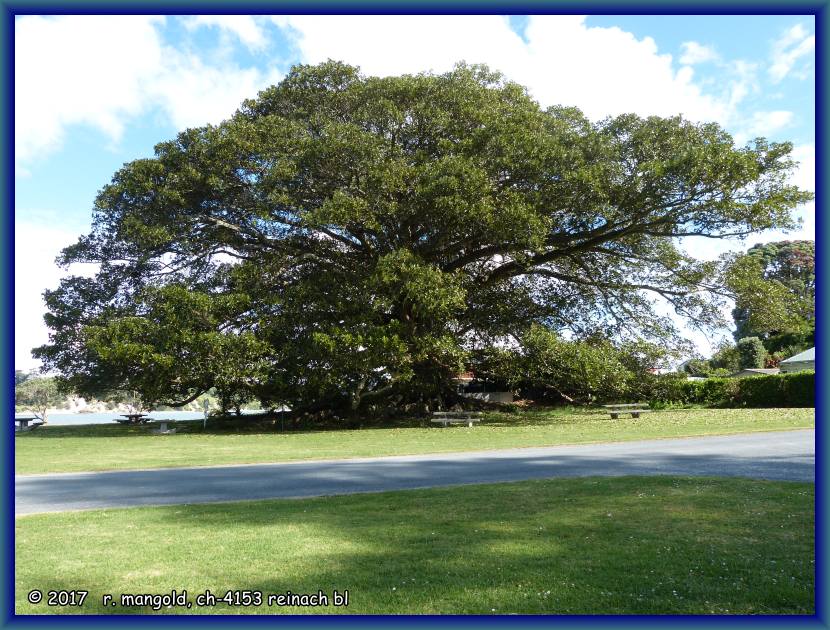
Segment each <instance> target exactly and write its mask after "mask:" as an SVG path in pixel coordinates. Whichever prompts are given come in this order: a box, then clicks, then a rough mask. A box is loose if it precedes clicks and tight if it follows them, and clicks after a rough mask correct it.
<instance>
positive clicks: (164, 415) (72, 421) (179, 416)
mask: <svg viewBox="0 0 830 630" xmlns="http://www.w3.org/2000/svg"><path fill="white" fill-rule="evenodd" d="M242 413H243V414H244V415H247V414H257V413H262V412H261V411H259V410H253V409H251V410H243V411H242ZM147 416H148V417H149V418H150V419H151V420H163V419H167V420H201V419H202V418H204V417H205V414H203V413H202V412H201V411H151V412H149V413H148V414H147ZM123 419H124V416H122V415H121V414H120V413H118V412H117V411H104V412H101V413H50V414H49V415H48V416H47V417H46V420H47V426H54V427H61V426H67V425H76V424H112V423H114V422H115V421H116V420H123Z"/></svg>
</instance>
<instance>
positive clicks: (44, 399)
mask: <svg viewBox="0 0 830 630" xmlns="http://www.w3.org/2000/svg"><path fill="white" fill-rule="evenodd" d="M64 400H65V396H64V395H63V394H62V393H61V392H60V391H59V390H58V385H57V381H56V379H55V378H53V377H48V378H29V379H26V380H25V381H23V382H22V383H20V384H19V385H17V386H15V388H14V408H15V411H32V412H34V413H36V414H38V415H39V416H40V418H41V420H43V421H44V422H46V421H47V417H46V415H47V412H48V410H49V408H51V407H58V406H60V405H61V404H62V403H63V402H64Z"/></svg>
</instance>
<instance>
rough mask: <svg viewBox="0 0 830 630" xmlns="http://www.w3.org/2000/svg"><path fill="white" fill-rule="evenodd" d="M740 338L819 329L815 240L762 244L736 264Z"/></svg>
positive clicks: (733, 279) (733, 278) (731, 277)
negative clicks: (816, 305)
mask: <svg viewBox="0 0 830 630" xmlns="http://www.w3.org/2000/svg"><path fill="white" fill-rule="evenodd" d="M727 279H728V282H727V283H728V285H729V286H730V287H731V288H732V290H733V291H734V293H735V309H734V310H733V311H732V317H733V318H734V320H735V339H736V340H738V339H741V338H743V337H750V336H758V337H761V338H768V337H770V336H771V335H777V334H781V333H793V332H801V333H804V332H807V331H808V330H810V329H813V330H814V329H815V302H816V244H815V241H779V242H773V243H759V244H758V245H754V246H753V247H750V248H749V250H747V252H746V253H745V254H742V255H740V256H738V257H736V258H735V260H734V261H733V262H731V265H730V268H729V272H728V275H727Z"/></svg>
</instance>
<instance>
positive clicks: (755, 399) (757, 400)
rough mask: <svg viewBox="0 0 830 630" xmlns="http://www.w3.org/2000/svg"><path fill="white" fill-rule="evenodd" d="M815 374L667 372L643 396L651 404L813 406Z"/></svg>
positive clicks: (810, 372)
mask: <svg viewBox="0 0 830 630" xmlns="http://www.w3.org/2000/svg"><path fill="white" fill-rule="evenodd" d="M815 377H816V373H815V372H814V371H812V370H810V371H805V372H794V373H792V374H774V375H770V376H749V377H744V378H707V379H706V380H705V381H689V380H686V378H685V377H680V378H678V377H674V376H666V377H660V378H656V379H654V380H653V381H652V382H651V383H650V387H649V389H650V391H648V392H647V393H646V396H647V398H648V399H649V402H650V403H651V404H654V405H661V404H679V405H696V404H697V405H709V406H713V407H814V406H815V404H816V403H815V395H816V393H815V389H816V386H815V382H816V380H815Z"/></svg>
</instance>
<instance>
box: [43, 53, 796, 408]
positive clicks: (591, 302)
mask: <svg viewBox="0 0 830 630" xmlns="http://www.w3.org/2000/svg"><path fill="white" fill-rule="evenodd" d="M790 150H791V146H790V145H789V144H787V143H780V144H776V143H770V142H767V141H765V140H763V139H758V140H757V141H756V142H755V144H754V145H753V146H751V147H743V148H737V147H735V146H734V145H733V142H732V139H731V137H730V136H729V135H728V134H727V133H726V132H725V131H724V130H722V129H721V128H720V127H718V126H717V125H715V124H703V125H700V124H693V123H691V122H689V121H685V120H683V119H681V118H679V117H675V118H665V119H664V118H658V117H650V118H640V117H638V116H635V115H624V116H619V117H616V118H609V119H606V120H603V121H599V122H592V121H589V120H587V119H586V118H585V116H584V115H583V114H582V113H581V112H580V111H579V110H577V109H575V108H568V107H552V108H549V109H547V110H543V109H542V108H541V107H540V106H539V104H538V103H536V102H535V101H534V100H533V99H532V98H530V96H529V95H528V93H527V90H526V89H524V88H523V87H522V86H520V85H517V84H515V83H511V82H509V81H507V80H506V79H505V78H504V77H503V76H501V75H500V74H498V73H496V72H492V71H490V70H489V69H488V68H486V67H484V66H468V65H465V64H459V65H458V66H456V67H455V68H454V69H453V70H452V71H450V72H447V73H444V74H439V75H435V74H419V75H405V76H400V77H366V76H363V75H362V74H361V73H360V71H359V70H358V69H357V68H354V67H351V66H348V65H346V64H343V63H341V62H337V61H328V62H326V63H323V64H319V65H315V66H310V65H302V66H296V67H294V68H292V69H291V71H290V72H289V73H288V75H287V76H286V77H285V79H284V80H283V81H282V82H281V83H280V84H279V85H276V86H272V87H270V88H268V89H266V90H264V91H263V92H262V93H261V94H260V95H259V96H258V97H257V98H256V99H252V100H248V101H246V102H245V103H243V104H242V106H241V108H240V109H239V111H238V112H237V113H236V114H234V116H232V117H231V118H230V119H228V120H226V121H224V122H222V123H221V124H219V125H215V126H213V125H208V126H205V127H201V128H196V129H188V130H186V131H183V132H181V133H180V134H178V136H177V137H176V138H174V139H172V140H170V141H167V142H163V143H160V144H159V145H158V146H157V147H156V156H155V157H154V158H152V159H141V160H136V161H134V162H131V163H129V164H126V165H125V166H124V167H123V168H122V169H120V170H119V171H118V172H117V173H115V175H114V176H113V179H112V182H111V183H110V184H108V185H107V186H105V187H104V188H103V189H102V191H101V193H100V194H99V195H98V198H97V199H96V203H95V207H94V215H93V229H92V231H91V233H90V234H89V235H87V236H85V237H83V238H81V239H80V240H79V242H78V243H76V244H75V245H72V246H70V247H68V248H67V249H66V250H64V252H63V255H62V258H61V262H62V263H63V264H71V263H73V262H91V263H95V264H98V265H100V270H101V271H100V273H99V274H98V275H97V276H96V277H95V278H93V279H82V278H69V279H66V280H64V282H63V283H62V285H61V286H60V287H59V288H58V289H57V290H55V291H51V292H48V293H47V296H46V297H47V304H48V307H49V311H50V312H49V313H48V314H47V316H46V317H47V322H48V324H49V325H50V327H51V328H52V330H53V334H52V338H51V339H50V343H49V344H46V345H45V346H43V347H42V348H40V349H38V351H37V353H38V355H39V356H40V357H42V358H43V360H44V363H45V364H46V366H47V368H49V369H54V370H58V371H60V372H62V373H63V375H64V376H63V378H64V379H65V381H64V382H65V383H67V384H71V386H72V387H74V388H76V389H78V390H79V391H81V390H83V391H94V390H97V389H101V388H111V387H120V388H127V387H129V388H131V389H137V390H140V391H141V392H142V395H143V396H144V399H145V401H146V402H147V404H151V403H152V402H154V401H157V402H167V403H176V402H181V401H184V400H187V399H188V398H190V397H191V396H193V395H198V393H199V392H201V391H205V390H206V389H208V388H211V387H217V388H220V389H221V390H222V391H221V392H220V396H221V397H223V400H226V401H230V400H235V401H237V402H238V401H239V400H244V399H245V398H246V397H255V398H257V399H259V400H260V401H263V402H264V403H266V404H269V403H270V402H287V403H289V404H291V405H292V406H295V407H314V406H315V405H316V406H325V405H350V406H352V407H353V408H356V407H355V406H361V405H366V404H368V403H367V402H366V401H369V400H371V401H374V402H372V403H371V404H375V402H379V401H380V400H381V399H382V398H384V397H386V398H387V399H391V400H397V401H398V402H399V403H401V404H404V403H406V402H407V401H409V402H412V401H418V402H419V404H420V403H421V402H424V400H425V399H428V398H431V397H434V396H438V395H440V394H441V392H445V393H446V392H448V391H449V390H451V377H452V375H453V373H454V371H457V370H459V369H462V368H463V367H464V363H465V361H466V360H467V358H468V356H469V354H470V352H471V351H472V350H474V349H480V348H481V347H482V346H486V345H491V344H494V343H504V342H505V341H506V340H508V339H517V338H527V339H528V340H533V339H536V337H539V339H541V338H542V335H541V333H540V332H538V330H542V328H544V329H545V330H547V331H549V334H552V335H556V334H562V335H567V336H569V337H573V338H575V339H577V340H580V339H592V341H591V342H590V343H589V344H588V345H584V346H582V345H579V344H577V345H574V346H570V345H567V346H566V345H557V344H556V343H553V342H552V341H550V339H548V340H547V341H545V342H544V344H542V341H539V344H541V345H540V346H539V347H540V348H541V347H542V346H544V347H546V348H548V350H546V351H545V352H541V350H540V353H541V354H540V355H539V356H540V357H542V356H544V357H545V359H544V360H545V361H548V360H554V358H556V357H557V356H558V355H561V360H562V361H565V362H566V363H568V364H570V365H582V366H589V367H590V366H599V367H597V368H596V369H594V368H593V367H591V368H590V369H589V367H584V368H580V369H583V372H582V373H580V376H579V377H578V378H576V379H575V380H573V381H572V382H571V384H569V385H568V387H571V386H573V387H575V388H577V390H578V391H581V392H583V393H585V395H588V393H589V392H593V391H595V389H596V388H598V387H616V385H614V384H613V383H606V382H604V381H603V380H602V379H603V378H607V377H605V376H603V374H605V373H606V372H608V371H611V372H613V371H614V370H616V369H617V367H616V366H617V363H615V362H617V361H620V360H621V359H620V356H621V355H620V354H619V353H617V354H614V352H611V351H610V350H608V348H606V347H605V346H603V345H602V343H600V342H598V341H596V340H597V339H599V338H600V337H602V336H605V337H606V338H608V339H613V340H614V343H616V344H618V345H619V344H621V343H623V342H625V343H631V344H636V343H638V342H640V341H642V340H649V341H651V342H659V344H660V345H661V346H662V347H670V346H677V345H679V343H680V342H679V340H678V339H677V334H676V331H675V330H674V328H673V326H672V324H671V321H670V320H669V319H668V318H667V317H666V316H665V315H659V314H658V312H657V311H656V310H655V308H654V303H655V302H654V300H655V297H657V298H659V299H660V300H662V301H663V303H664V304H669V305H670V306H671V307H673V308H674V309H675V311H676V312H677V313H680V314H681V315H683V316H684V317H687V318H689V319H690V320H692V321H693V322H694V323H696V324H698V325H700V326H704V327H705V326H711V325H712V324H714V323H716V321H717V317H718V312H719V308H720V307H719V303H718V302H717V300H716V299H715V297H714V296H717V295H718V294H719V293H722V292H723V287H722V286H718V285H717V283H716V282H715V279H716V275H717V274H716V273H715V269H714V268H713V266H712V265H711V264H708V263H701V262H698V261H695V260H694V259H692V258H690V257H687V256H684V255H683V254H682V253H681V252H680V251H679V250H678V248H677V242H676V239H677V238H678V237H681V236H686V235H699V236H704V237H711V238H723V237H728V236H730V235H742V234H746V233H749V232H755V231H758V230H763V229H767V228H786V227H791V226H792V225H793V219H792V216H791V211H792V209H793V208H794V207H795V206H796V205H797V204H798V203H800V202H802V201H804V200H806V199H808V198H810V195H809V194H808V193H805V192H803V191H799V190H797V189H796V188H794V187H792V186H789V185H788V184H787V183H786V182H787V175H788V173H789V172H790V171H791V169H792V168H793V163H792V161H791V160H790V158H789V153H790ZM753 273H754V272H753ZM750 275H751V274H750V272H749V271H746V270H744V271H741V270H740V269H737V268H736V269H735V271H734V272H733V274H732V276H731V278H732V280H730V281H733V282H734V283H736V285H735V286H738V285H740V284H742V283H743V284H744V285H747V286H749V283H750V280H749V276H750ZM753 282H754V281H753ZM764 282H766V283H767V284H769V283H770V282H772V281H771V280H769V279H765V280H764ZM776 286H777V285H770V286H768V287H766V288H765V289H764V291H766V293H765V294H764V295H767V296H769V295H771V293H770V292H772V294H776V295H777V293H776V292H780V290H779V289H778V288H775V287H776ZM770 287H772V288H770ZM753 291H754V289H753ZM746 293H747V295H755V294H754V293H752V291H747V292H746ZM762 293H763V292H762ZM751 299H752V300H753V302H752V310H753V311H758V308H757V306H755V304H756V302H758V299H756V298H754V297H753V298H751ZM762 299H765V298H762ZM776 299H777V298H776ZM758 312H760V311H758ZM776 317H777V315H776ZM773 319H774V318H773ZM534 325H538V326H541V327H542V328H539V329H538V330H537V328H536V327H534ZM765 325H766V324H765ZM530 331H537V332H530ZM528 343H530V341H529V342H528ZM608 343H610V342H608ZM545 344H547V345H545ZM548 346H549V347H548ZM631 347H634V346H631ZM569 353H571V354H569ZM573 353H576V354H573ZM614 357H616V358H614ZM540 360H542V359H541V358H540ZM557 360H559V359H557ZM546 369H547V368H546ZM627 369H628V368H627ZM554 371H555V370H554ZM580 388H581V389H580ZM586 388H587V389H586Z"/></svg>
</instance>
